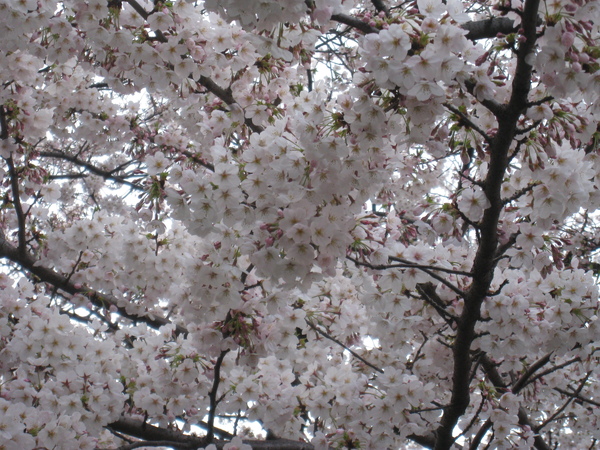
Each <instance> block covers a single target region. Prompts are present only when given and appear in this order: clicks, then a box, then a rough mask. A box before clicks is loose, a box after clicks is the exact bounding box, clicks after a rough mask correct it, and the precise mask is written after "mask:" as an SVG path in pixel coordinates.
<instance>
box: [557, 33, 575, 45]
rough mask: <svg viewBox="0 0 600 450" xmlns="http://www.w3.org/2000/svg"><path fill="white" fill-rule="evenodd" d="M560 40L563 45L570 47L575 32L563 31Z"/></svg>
mask: <svg viewBox="0 0 600 450" xmlns="http://www.w3.org/2000/svg"><path fill="white" fill-rule="evenodd" d="M560 41H561V42H562V44H563V45H564V46H565V47H570V46H571V45H573V42H575V34H574V33H571V32H567V33H563V35H562V37H561V39H560Z"/></svg>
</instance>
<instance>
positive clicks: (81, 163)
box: [39, 151, 144, 191]
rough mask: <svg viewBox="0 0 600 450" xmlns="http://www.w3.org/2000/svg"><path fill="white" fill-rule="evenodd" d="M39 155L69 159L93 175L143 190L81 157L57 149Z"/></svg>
mask: <svg viewBox="0 0 600 450" xmlns="http://www.w3.org/2000/svg"><path fill="white" fill-rule="evenodd" d="M39 155H40V157H42V158H55V159H62V160H65V161H69V162H71V163H73V164H75V165H77V166H79V167H83V168H84V169H86V170H87V171H89V172H91V173H93V174H94V175H98V176H100V177H102V178H104V179H105V180H111V181H114V182H116V183H120V184H124V185H126V186H129V187H130V188H131V189H135V190H136V191H143V190H144V188H143V187H142V186H139V185H137V184H135V183H132V182H131V181H129V180H126V179H125V178H123V177H120V176H118V175H113V172H114V171H112V170H103V169H100V168H99V167H96V166H94V165H93V164H90V163H88V162H85V161H82V160H81V159H79V158H77V156H71V155H67V154H65V153H62V152H57V151H54V152H40V153H39Z"/></svg>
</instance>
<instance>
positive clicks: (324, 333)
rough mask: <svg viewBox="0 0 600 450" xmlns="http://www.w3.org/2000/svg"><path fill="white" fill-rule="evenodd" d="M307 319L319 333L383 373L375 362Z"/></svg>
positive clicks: (309, 324)
mask: <svg viewBox="0 0 600 450" xmlns="http://www.w3.org/2000/svg"><path fill="white" fill-rule="evenodd" d="M305 320H306V323H307V324H308V326H309V327H311V328H312V329H313V330H315V331H316V332H317V333H319V334H320V335H321V336H323V337H325V338H327V339H329V340H330V341H332V342H335V343H336V344H337V345H339V346H340V347H342V348H343V349H344V350H347V351H348V352H350V354H351V355H352V356H354V357H355V358H357V359H359V360H360V361H362V362H363V363H364V364H366V365H367V366H369V367H370V368H371V369H373V370H375V371H377V372H379V373H383V370H382V369H380V368H379V367H377V366H375V365H374V364H371V363H370V362H369V361H367V360H366V359H364V358H363V357H362V356H360V355H359V354H358V353H356V352H355V351H354V350H352V349H351V348H349V347H348V346H347V345H344V344H343V343H342V342H340V341H339V340H338V339H336V338H334V337H333V336H331V335H329V334H327V333H326V332H325V331H323V330H321V329H320V328H319V327H317V326H316V325H315V324H314V323H312V322H311V321H310V320H308V319H305Z"/></svg>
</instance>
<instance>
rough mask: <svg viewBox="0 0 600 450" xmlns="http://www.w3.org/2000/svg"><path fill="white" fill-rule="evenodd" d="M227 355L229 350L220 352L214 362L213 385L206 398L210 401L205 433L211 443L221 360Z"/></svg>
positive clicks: (213, 432)
mask: <svg viewBox="0 0 600 450" xmlns="http://www.w3.org/2000/svg"><path fill="white" fill-rule="evenodd" d="M227 353H229V349H227V350H223V351H221V354H220V355H219V357H218V358H217V361H216V362H215V368H214V375H213V385H212V389H211V390H210V392H209V394H208V398H209V399H210V410H209V412H208V421H207V431H206V433H207V434H206V440H207V442H212V441H213V439H214V436H215V429H214V427H215V415H216V412H217V406H219V402H220V399H218V398H217V392H218V390H219V384H220V383H221V365H222V364H223V360H224V359H225V356H227Z"/></svg>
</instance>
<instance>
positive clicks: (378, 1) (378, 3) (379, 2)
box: [371, 0, 390, 16]
mask: <svg viewBox="0 0 600 450" xmlns="http://www.w3.org/2000/svg"><path fill="white" fill-rule="evenodd" d="M371 3H373V6H374V7H375V9H376V10H377V11H378V12H383V13H384V14H385V15H386V16H389V15H390V11H389V9H388V8H387V6H385V3H384V2H383V0H371Z"/></svg>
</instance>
